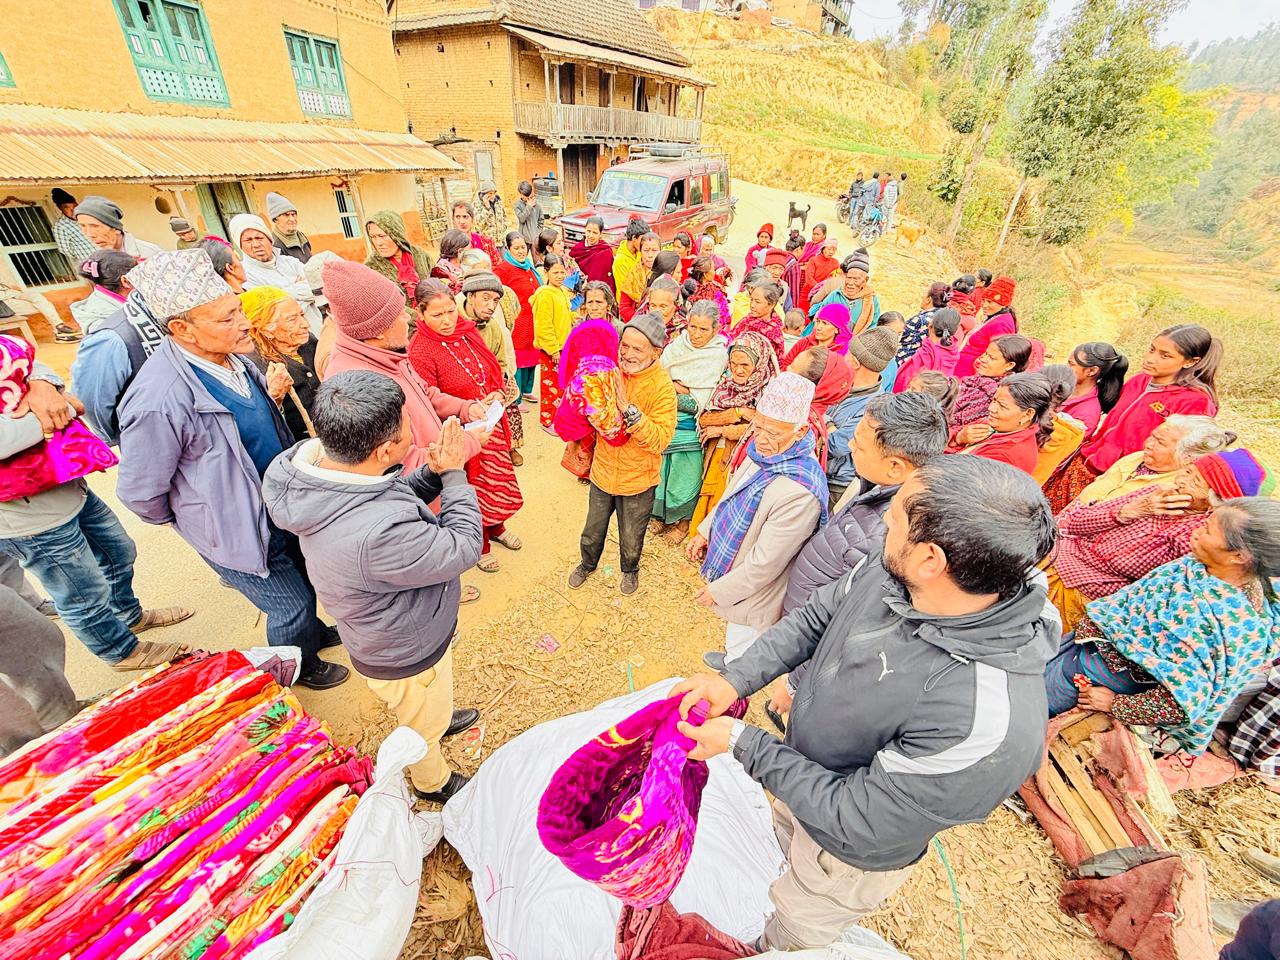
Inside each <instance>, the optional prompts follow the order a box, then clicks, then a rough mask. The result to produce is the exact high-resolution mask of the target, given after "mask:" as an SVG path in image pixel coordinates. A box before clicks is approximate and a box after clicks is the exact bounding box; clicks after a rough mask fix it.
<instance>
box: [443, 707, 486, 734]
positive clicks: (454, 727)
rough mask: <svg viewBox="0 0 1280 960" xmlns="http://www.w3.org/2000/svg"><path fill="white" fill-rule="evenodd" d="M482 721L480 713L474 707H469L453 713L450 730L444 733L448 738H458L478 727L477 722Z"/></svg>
mask: <svg viewBox="0 0 1280 960" xmlns="http://www.w3.org/2000/svg"><path fill="white" fill-rule="evenodd" d="M479 719H480V711H479V710H476V709H475V708H474V707H467V708H466V709H464V710H455V711H453V719H452V720H450V721H449V729H448V730H446V731H445V732H444V735H445V736H446V737H456V736H457V735H458V734H460V733H462V731H464V730H470V729H471V728H472V727H474V726H475V725H476V721H477V720H479Z"/></svg>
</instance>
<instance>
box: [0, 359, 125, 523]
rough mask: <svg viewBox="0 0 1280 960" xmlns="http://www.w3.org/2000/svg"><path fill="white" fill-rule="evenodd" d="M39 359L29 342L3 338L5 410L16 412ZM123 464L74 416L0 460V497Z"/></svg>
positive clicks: (1, 405) (0, 400) (0, 383)
mask: <svg viewBox="0 0 1280 960" xmlns="http://www.w3.org/2000/svg"><path fill="white" fill-rule="evenodd" d="M35 359H36V348H35V347H33V346H32V345H31V344H29V343H27V341H26V340H22V339H19V338H18V337H8V336H0V414H2V415H8V414H10V413H12V412H13V411H14V410H16V409H17V408H18V404H20V403H21V402H22V398H23V397H25V396H26V395H27V392H28V390H30V385H29V383H28V378H29V377H30V375H31V371H32V369H33V368H34V366H35ZM119 462H120V461H119V460H117V459H116V455H115V454H114V453H112V452H111V448H110V447H108V446H107V445H106V444H105V443H103V442H102V441H101V440H99V439H98V438H97V437H96V436H94V434H93V432H92V431H91V430H90V429H89V428H88V427H86V426H85V425H84V424H83V423H81V422H80V421H79V420H72V421H71V422H70V423H68V424H67V425H66V426H65V427H63V428H62V429H61V430H55V431H54V432H53V433H52V434H51V435H50V436H48V437H46V438H45V439H44V440H42V441H41V442H40V443H37V444H35V445H34V446H31V447H28V448H27V449H25V450H23V451H22V452H21V453H18V454H15V455H14V456H12V457H9V458H8V459H5V460H0V501H3V502H8V501H10V500H17V499H19V498H21V497H30V496H34V495H35V494H37V493H42V492H44V491H45V490H51V489H52V488H54V487H56V486H59V485H60V484H63V483H66V482H67V481H69V480H76V479H78V478H80V477H84V476H87V475H89V474H91V473H97V472H98V471H100V470H108V469H110V468H111V467H114V466H115V465H116V464H117V463H119Z"/></svg>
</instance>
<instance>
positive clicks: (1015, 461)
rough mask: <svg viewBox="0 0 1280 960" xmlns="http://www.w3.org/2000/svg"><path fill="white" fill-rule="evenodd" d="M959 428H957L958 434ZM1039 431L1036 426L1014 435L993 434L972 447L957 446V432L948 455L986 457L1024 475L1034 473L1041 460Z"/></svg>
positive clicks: (948, 449) (952, 436)
mask: <svg viewBox="0 0 1280 960" xmlns="http://www.w3.org/2000/svg"><path fill="white" fill-rule="evenodd" d="M958 430H959V428H957V432H958ZM1036 434H1037V430H1036V428H1035V427H1034V426H1031V427H1023V428H1022V429H1021V430H1015V431H1014V432H1013V433H993V434H992V435H991V436H990V437H988V438H987V439H986V440H983V441H982V442H981V443H975V444H974V445H973V446H971V447H960V446H956V445H955V442H956V438H955V432H953V433H952V435H951V444H950V445H949V446H948V447H947V450H946V452H947V453H970V454H973V455H974V456H975V457H985V458H986V459H988V460H996V461H998V462H1000V463H1007V464H1009V466H1011V467H1017V468H1018V469H1019V470H1021V471H1023V472H1024V473H1028V474H1030V473H1034V472H1035V469H1036V463H1037V462H1038V461H1039V459H1040V446H1039V444H1037V443H1036Z"/></svg>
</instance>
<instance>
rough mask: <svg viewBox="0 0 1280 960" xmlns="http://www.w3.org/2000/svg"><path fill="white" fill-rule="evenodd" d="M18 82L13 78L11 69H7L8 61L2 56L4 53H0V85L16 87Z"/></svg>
mask: <svg viewBox="0 0 1280 960" xmlns="http://www.w3.org/2000/svg"><path fill="white" fill-rule="evenodd" d="M17 85H18V84H17V83H16V82H15V81H14V79H13V71H11V70H10V69H9V63H8V61H7V60H5V58H4V54H3V53H0V87H16V86H17Z"/></svg>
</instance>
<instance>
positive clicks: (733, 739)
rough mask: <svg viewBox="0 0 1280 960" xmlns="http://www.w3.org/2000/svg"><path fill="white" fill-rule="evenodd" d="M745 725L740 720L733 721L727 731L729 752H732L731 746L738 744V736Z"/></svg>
mask: <svg viewBox="0 0 1280 960" xmlns="http://www.w3.org/2000/svg"><path fill="white" fill-rule="evenodd" d="M746 729H747V725H746V724H745V723H743V722H742V721H741V720H735V721H733V729H732V730H731V731H729V750H728V752H729V753H733V748H734V747H736V746H737V745H738V738H739V737H740V736H742V734H743V733H744V732H745V731H746Z"/></svg>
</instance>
